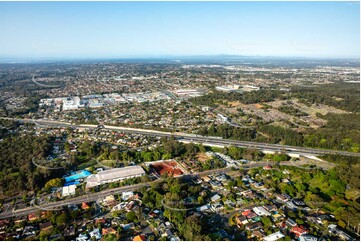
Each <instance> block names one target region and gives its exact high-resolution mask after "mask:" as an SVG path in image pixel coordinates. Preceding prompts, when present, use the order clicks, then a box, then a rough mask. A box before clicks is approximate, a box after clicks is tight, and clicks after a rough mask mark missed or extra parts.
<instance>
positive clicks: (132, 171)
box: [86, 166, 145, 188]
mask: <svg viewBox="0 0 361 242" xmlns="http://www.w3.org/2000/svg"><path fill="white" fill-rule="evenodd" d="M143 175H145V171H144V170H143V168H142V167H140V166H127V167H124V168H115V169H111V170H106V171H101V172H99V173H98V174H95V175H91V176H89V177H88V178H87V179H86V188H91V187H96V186H99V185H102V184H106V183H111V182H116V181H121V180H124V179H129V178H133V177H140V176H143Z"/></svg>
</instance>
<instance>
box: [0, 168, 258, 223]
mask: <svg viewBox="0 0 361 242" xmlns="http://www.w3.org/2000/svg"><path fill="white" fill-rule="evenodd" d="M260 165H261V164H260ZM230 170H231V168H228V167H227V168H221V169H215V170H209V171H204V172H199V173H194V174H188V175H187V176H204V175H209V174H212V173H215V172H227V171H230ZM162 180H163V179H158V180H155V181H152V182H145V183H139V184H136V185H131V186H125V187H117V188H112V189H107V190H104V191H100V192H95V193H88V194H86V195H82V196H78V197H73V198H68V199H65V200H61V201H56V202H51V203H47V204H42V205H41V206H38V205H33V206H30V207H26V208H23V209H19V210H13V211H9V210H6V211H4V212H3V213H1V214H0V219H4V218H9V217H14V216H22V215H27V214H30V213H33V212H35V211H37V210H57V208H61V207H63V206H67V205H72V204H80V203H82V202H92V201H97V200H98V199H99V198H104V197H106V196H109V195H115V194H121V193H122V192H128V191H134V190H137V189H139V188H141V187H145V186H150V185H151V184H152V183H157V182H160V181H162Z"/></svg>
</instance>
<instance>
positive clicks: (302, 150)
mask: <svg viewBox="0 0 361 242" xmlns="http://www.w3.org/2000/svg"><path fill="white" fill-rule="evenodd" d="M0 118H2V119H10V120H16V121H20V122H27V123H35V124H37V125H40V126H46V127H51V126H52V127H71V128H97V127H98V126H97V125H91V124H79V125H75V124H70V123H65V122H58V121H49V120H43V119H37V120H32V119H13V118H5V117H0ZM103 129H105V130H111V131H121V132H124V133H132V134H143V135H150V136H158V137H171V136H174V137H175V138H176V139H178V140H184V141H188V142H194V143H211V144H213V145H220V146H229V145H233V146H237V147H242V148H253V149H258V150H261V151H265V150H266V151H273V152H281V151H283V152H286V153H293V154H299V155H314V156H317V155H324V154H340V155H345V156H360V154H359V153H354V152H347V151H338V150H326V149H314V148H306V147H298V146H289V145H280V144H267V143H258V142H251V141H240V140H230V139H222V138H218V137H207V136H201V135H195V134H186V133H171V132H162V131H157V130H148V129H137V128H129V127H119V126H110V125H104V128H103Z"/></svg>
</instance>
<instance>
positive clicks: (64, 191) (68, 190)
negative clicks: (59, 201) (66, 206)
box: [61, 185, 76, 197]
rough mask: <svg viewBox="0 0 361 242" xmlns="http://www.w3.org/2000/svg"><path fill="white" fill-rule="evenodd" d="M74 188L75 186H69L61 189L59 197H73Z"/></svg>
mask: <svg viewBox="0 0 361 242" xmlns="http://www.w3.org/2000/svg"><path fill="white" fill-rule="evenodd" d="M75 188H76V185H70V186H65V187H63V188H62V189H61V196H62V197H66V196H70V195H75Z"/></svg>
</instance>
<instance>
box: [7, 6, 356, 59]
mask: <svg viewBox="0 0 361 242" xmlns="http://www.w3.org/2000/svg"><path fill="white" fill-rule="evenodd" d="M359 18H360V10H359V3H358V2H252V3H250V2H141V3H140V2H102V3H99V2H62V3H60V2H32V3H30V2H11V3H10V2H1V3H0V30H1V32H2V33H3V37H2V38H1V39H0V53H1V56H0V58H1V59H40V60H41V59H59V60H62V59H87V58H90V59H99V58H112V59H114V58H164V57H167V58H168V57H169V58H171V57H178V56H183V57H189V56H233V55H234V56H246V57H250V56H258V57H286V58H289V57H303V58H359V52H360V44H359V42H360V37H359V36H360V30H359V29H360V23H359Z"/></svg>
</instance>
